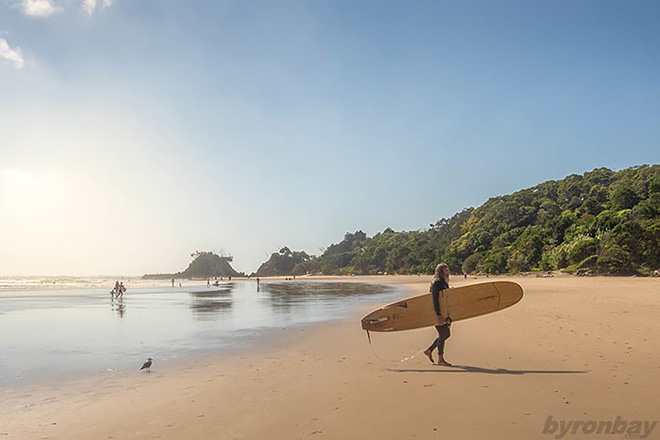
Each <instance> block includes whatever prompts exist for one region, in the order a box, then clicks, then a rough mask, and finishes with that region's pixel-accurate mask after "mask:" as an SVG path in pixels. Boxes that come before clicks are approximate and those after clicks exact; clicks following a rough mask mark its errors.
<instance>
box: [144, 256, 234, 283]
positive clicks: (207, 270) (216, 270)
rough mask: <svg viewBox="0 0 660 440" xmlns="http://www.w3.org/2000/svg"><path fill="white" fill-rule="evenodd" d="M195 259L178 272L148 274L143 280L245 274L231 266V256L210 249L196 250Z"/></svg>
mask: <svg viewBox="0 0 660 440" xmlns="http://www.w3.org/2000/svg"><path fill="white" fill-rule="evenodd" d="M190 256H191V257H192V258H193V261H192V262H191V263H190V264H189V265H188V267H187V268H186V270H184V271H183V272H177V273H158V274H146V275H143V276H142V279H143V280H168V279H171V278H179V279H195V278H198V279H199V278H202V279H203V278H216V277H240V276H245V274H244V273H242V272H237V271H236V270H234V268H233V267H231V264H230V263H231V262H232V261H233V260H234V259H233V257H231V256H220V255H217V254H215V253H213V252H209V251H196V252H193V253H192V254H191V255H190Z"/></svg>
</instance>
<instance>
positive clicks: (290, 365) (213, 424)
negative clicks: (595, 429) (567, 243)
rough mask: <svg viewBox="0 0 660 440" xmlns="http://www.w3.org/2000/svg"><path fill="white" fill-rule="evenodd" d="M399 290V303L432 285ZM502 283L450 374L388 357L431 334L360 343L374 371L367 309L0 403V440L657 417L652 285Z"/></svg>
mask: <svg viewBox="0 0 660 440" xmlns="http://www.w3.org/2000/svg"><path fill="white" fill-rule="evenodd" d="M360 278H366V277H355V278H352V279H353V280H355V282H365V281H366V280H364V279H360ZM384 278H387V279H388V280H390V281H391V280H392V278H394V277H393V276H384ZM396 278H398V281H399V282H396V283H394V285H395V286H398V287H399V288H402V289H403V294H404V295H405V296H412V295H415V294H420V293H425V291H426V289H427V288H428V279H429V278H430V277H426V278H425V277H420V278H418V277H417V276H412V277H406V278H404V277H403V276H397V277H396ZM502 278H504V277H502ZM502 278H499V277H498V278H497V279H502ZM512 279H514V280H515V281H517V282H519V283H520V284H522V285H523V287H524V288H525V297H524V298H523V300H522V301H521V303H519V304H517V305H516V306H514V307H512V308H510V309H506V310H504V311H501V312H497V313H494V314H491V315H487V316H485V317H480V318H476V319H472V320H467V321H463V322H459V323H456V324H454V325H453V326H452V337H451V338H450V339H449V341H448V342H447V355H448V360H449V361H450V362H453V363H454V364H455V365H458V366H457V367H456V368H451V369H448V368H442V367H435V366H432V365H430V364H429V363H428V360H426V359H425V358H423V356H421V357H420V356H419V355H418V356H416V357H415V358H413V359H411V360H408V361H407V362H399V361H398V359H403V358H405V357H406V356H410V355H411V354H413V353H415V352H417V351H418V350H419V349H420V348H423V347H424V346H425V345H427V344H428V342H429V339H431V338H432V337H434V335H433V333H434V331H433V329H420V330H412V331H408V332H400V333H396V334H393V333H392V334H373V333H372V342H373V345H372V348H373V350H374V351H375V352H376V353H377V354H378V356H380V357H382V358H385V359H392V360H385V361H379V360H378V359H376V358H375V357H374V355H373V354H372V353H371V351H370V349H369V345H368V343H367V338H366V336H365V334H364V331H363V330H362V329H361V328H360V325H359V318H357V319H356V316H360V315H361V314H362V312H365V313H364V314H366V313H367V312H368V311H370V310H371V309H372V308H374V307H375V305H374V307H372V305H373V304H372V305H365V306H358V307H356V308H354V309H353V310H352V312H351V313H350V316H349V317H346V318H342V319H340V320H335V321H329V322H328V321H326V322H323V323H318V324H313V325H310V326H303V327H290V328H286V329H284V330H280V331H279V332H278V333H280V334H275V335H274V336H273V339H272V340H270V339H267V338H264V341H262V342H264V345H263V346H261V348H259V349H257V348H253V349H251V350H246V351H245V352H242V353H236V354H233V355H229V356H226V357H225V356H217V355H215V356H209V357H208V358H205V359H204V360H202V361H198V363H197V364H195V363H188V364H187V365H186V364H180V365H177V366H176V367H174V366H173V367H172V368H171V369H170V368H167V369H165V368H164V369H160V368H157V369H155V371H154V372H153V373H151V374H148V373H145V374H132V373H131V374H127V375H126V376H121V377H109V378H105V379H102V380H99V379H91V378H90V379H84V380H77V381H73V382H71V383H68V382H67V383H62V384H53V386H52V387H50V388H49V387H36V388H35V389H32V390H28V389H23V390H20V392H19V391H16V392H15V393H4V394H5V395H3V396H2V398H1V400H0V420H3V421H7V422H8V423H3V425H5V426H3V427H0V435H7V436H8V437H7V438H11V439H14V438H62V439H64V438H67V439H68V438H109V437H115V438H136V439H137V438H140V439H141V438H163V439H175V438H177V439H178V438H181V437H184V438H203V437H212V438H222V439H224V438H227V439H234V438H236V439H238V438H265V436H268V437H269V438H275V439H290V438H307V437H308V436H314V437H316V438H332V439H339V438H355V437H358V436H364V437H366V438H372V437H375V436H378V437H383V438H386V439H395V438H413V437H415V436H416V437H417V438H445V437H446V436H447V435H451V436H454V437H455V438H495V437H501V436H505V435H506V436H509V437H513V438H550V437H548V435H542V430H543V428H544V423H545V422H546V419H547V417H548V415H551V416H553V417H554V419H556V420H587V419H588V420H592V419H594V420H611V419H613V418H614V417H615V416H617V415H622V416H623V417H624V418H625V419H627V420H655V419H657V417H658V416H657V413H656V412H655V411H653V408H652V407H651V406H652V405H649V403H650V402H651V401H652V399H653V398H654V392H653V390H654V389H657V386H658V385H659V384H660V355H659V354H658V348H659V344H660V341H659V339H660V338H659V336H660V324H658V323H657V319H656V318H657V312H658V310H660V294H659V293H660V282H658V280H657V279H656V280H653V279H652V278H635V277H631V278H610V277H607V278H605V277H584V278H582V277H557V278H536V277H529V278H527V277H520V278H517V277H512ZM332 280H334V281H339V280H341V281H344V280H345V278H344V277H334V278H332ZM310 281H311V280H310ZM464 281H465V282H466V283H467V282H470V283H471V282H475V280H473V279H468V280H463V278H462V277H458V276H455V277H453V278H452V282H451V284H452V285H454V284H455V285H459V284H463V283H464ZM477 281H485V278H484V279H479V280H477ZM366 282H373V278H371V277H369V278H368V281H366ZM377 284H389V285H392V284H393V283H391V282H390V283H388V282H386V281H384V280H383V281H381V282H377ZM567 304H569V305H570V307H567V306H566V305H567ZM626 315H628V316H629V317H631V318H632V317H635V319H634V320H626V319H625V318H626ZM626 321H628V322H627V323H626ZM624 324H625V325H624ZM374 336H375V337H374ZM461 366H462V367H461ZM136 373H137V372H136ZM7 394H12V395H10V396H7ZM445 402H446V403H448V405H446V404H445ZM28 405H30V406H28ZM440 408H442V411H440V410H439V409H440ZM657 431H658V432H654V433H653V436H651V437H650V438H653V437H654V436H656V435H658V434H660V429H657ZM5 433H6V434H5ZM574 437H577V438H580V437H581V436H580V435H579V433H578V435H572V438H574ZM585 437H586V438H590V437H589V436H586V435H585ZM591 437H593V436H591Z"/></svg>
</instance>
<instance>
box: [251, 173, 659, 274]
mask: <svg viewBox="0 0 660 440" xmlns="http://www.w3.org/2000/svg"><path fill="white" fill-rule="evenodd" d="M439 261H445V262H447V264H449V266H450V268H451V269H452V271H454V272H462V271H467V272H470V273H474V272H482V273H493V274H495V273H510V272H513V273H516V272H524V271H535V270H544V271H545V270H566V271H569V272H572V271H577V270H579V269H583V270H590V271H592V272H594V273H609V274H635V273H641V274H649V273H651V272H652V271H653V270H656V269H658V268H660V165H653V166H648V165H644V166H639V167H633V168H628V169H625V170H622V171H618V172H614V171H612V170H609V169H607V168H598V169H595V170H593V171H591V172H586V173H584V174H583V175H577V174H573V175H570V176H568V177H566V178H564V179H562V180H558V181H548V182H544V183H541V184H540V185H537V186H535V187H532V188H528V189H524V190H521V191H518V192H515V193H513V194H510V195H505V196H499V197H493V198H491V199H489V200H488V201H487V202H486V203H484V204H483V205H481V206H480V207H478V208H476V209H473V208H468V209H465V210H463V211H461V212H459V213H457V214H455V215H454V216H453V217H451V218H448V219H441V220H439V221H437V222H436V223H435V224H432V225H430V227H429V228H428V229H425V230H422V231H401V232H396V231H393V230H392V229H390V228H387V229H386V230H384V231H383V232H381V233H378V234H376V235H374V236H373V237H367V235H366V234H365V233H364V232H362V231H357V232H354V233H347V234H346V235H345V236H344V239H343V240H342V241H341V242H339V243H337V244H333V245H331V246H329V247H328V248H327V249H326V250H325V251H324V252H323V253H322V254H321V255H319V256H310V255H308V254H306V253H305V252H294V251H291V250H290V249H289V248H286V247H285V248H283V249H282V250H281V251H280V252H279V253H276V254H273V255H272V256H271V258H270V259H269V260H268V261H267V262H266V263H264V264H263V265H262V266H261V267H260V268H259V270H258V271H257V275H261V276H266V275H302V274H306V273H313V274H317V273H320V274H351V273H355V274H377V273H399V274H408V273H431V272H432V271H433V268H434V267H435V265H436V264H437V262H439Z"/></svg>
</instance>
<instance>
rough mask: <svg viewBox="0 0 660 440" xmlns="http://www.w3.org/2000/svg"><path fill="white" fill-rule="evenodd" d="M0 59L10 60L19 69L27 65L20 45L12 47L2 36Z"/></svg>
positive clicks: (0, 39)
mask: <svg viewBox="0 0 660 440" xmlns="http://www.w3.org/2000/svg"><path fill="white" fill-rule="evenodd" d="M0 59H3V60H5V61H8V62H9V63H11V64H13V65H14V67H16V68H17V69H22V68H23V67H25V59H24V58H23V53H22V52H21V49H20V47H16V48H14V47H11V46H10V45H9V43H7V40H5V39H4V38H0Z"/></svg>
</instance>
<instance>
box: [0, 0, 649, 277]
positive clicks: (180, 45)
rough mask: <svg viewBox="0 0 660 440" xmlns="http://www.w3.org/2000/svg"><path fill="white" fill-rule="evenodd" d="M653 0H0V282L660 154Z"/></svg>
mask: <svg viewBox="0 0 660 440" xmlns="http://www.w3.org/2000/svg"><path fill="white" fill-rule="evenodd" d="M659 21H660V3H658V2H654V1H642V0H640V1H632V2H623V1H608V0H580V1H575V0H553V1H541V0H538V1H530V0H519V1H507V0H503V1H498V2H493V1H491V0H483V1H472V0H467V1H460V2H457V1H441V0H437V1H406V2H403V1H387V0H379V1H375V0H346V1H344V0H336V1H330V0H328V1H315V0H300V1H289V0H281V1H276V2H274V1H271V0H263V1H260V0H236V1H224V0H217V1H207V2H182V1H178V0H176V1H170V0H96V1H95V0H0V276H16V275H78V276H83V275H103V274H105V275H110V274H125V275H129V274H131V275H140V274H143V273H154V272H160V273H167V272H176V271H180V270H183V269H185V267H186V266H187V264H188V263H189V262H190V260H191V258H190V254H191V253H192V252H194V251H196V250H212V251H215V252H219V253H221V252H223V253H225V254H228V255H232V256H233V257H234V262H233V265H234V267H235V268H236V269H237V270H239V271H245V272H248V273H249V272H252V271H255V270H256V269H257V267H258V266H259V264H260V263H261V262H263V261H265V260H266V259H267V258H268V257H269V255H270V254H271V253H272V252H276V251H278V250H279V249H280V248H281V247H283V246H288V247H290V248H291V249H294V250H304V251H306V252H308V253H310V254H319V253H320V252H321V251H322V250H323V249H324V248H325V247H327V246H328V245H330V244H331V243H336V242H338V241H340V240H341V239H342V238H343V236H344V234H345V233H346V232H349V231H351V232H352V231H356V230H362V231H364V232H366V233H367V234H368V235H373V234H375V233H377V232H379V231H382V230H384V229H385V228H387V227H391V228H393V229H395V230H418V229H423V228H427V227H428V225H429V224H430V223H434V222H435V221H436V220H438V219H440V218H445V217H450V216H452V215H453V214H454V213H456V212H458V211H460V210H462V209H463V208H466V207H469V206H479V205H480V204H482V203H483V202H485V201H486V200H487V199H488V198H490V197H494V196H497V195H502V194H508V193H511V192H513V191H516V190H520V189H523V188H527V187H530V186H534V185H536V184H538V183H541V182H543V181H546V180H551V179H561V178H563V177H565V176H567V175H569V174H573V173H577V174H581V173H583V172H585V171H590V170H592V169H594V168H598V167H608V168H611V169H614V170H619V169H623V168H627V167H630V166H635V165H641V164H653V163H658V162H660V161H659V159H660V145H659V140H660V123H658V122H659V121H660V57H659V56H658V51H659V49H660V26H658V25H657V24H658V22H659Z"/></svg>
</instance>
